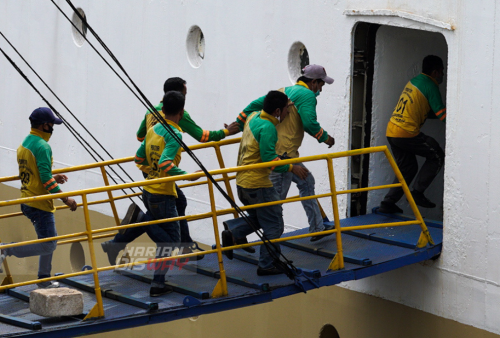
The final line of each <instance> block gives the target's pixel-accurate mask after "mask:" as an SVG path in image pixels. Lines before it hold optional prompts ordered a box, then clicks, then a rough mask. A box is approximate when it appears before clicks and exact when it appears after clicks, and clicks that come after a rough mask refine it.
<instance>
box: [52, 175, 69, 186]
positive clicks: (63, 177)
mask: <svg viewBox="0 0 500 338" xmlns="http://www.w3.org/2000/svg"><path fill="white" fill-rule="evenodd" d="M52 178H53V179H55V180H56V182H57V183H58V184H64V183H66V182H68V176H66V175H63V174H57V175H54V176H52Z"/></svg>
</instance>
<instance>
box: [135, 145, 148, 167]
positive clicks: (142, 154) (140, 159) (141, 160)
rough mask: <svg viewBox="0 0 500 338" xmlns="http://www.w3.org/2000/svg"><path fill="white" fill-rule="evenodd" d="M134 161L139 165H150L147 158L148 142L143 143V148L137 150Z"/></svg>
mask: <svg viewBox="0 0 500 338" xmlns="http://www.w3.org/2000/svg"><path fill="white" fill-rule="evenodd" d="M134 160H135V163H137V164H142V165H149V163H148V159H147V158H146V140H144V141H142V143H141V146H140V147H139V149H137V152H136V153H135V159H134Z"/></svg>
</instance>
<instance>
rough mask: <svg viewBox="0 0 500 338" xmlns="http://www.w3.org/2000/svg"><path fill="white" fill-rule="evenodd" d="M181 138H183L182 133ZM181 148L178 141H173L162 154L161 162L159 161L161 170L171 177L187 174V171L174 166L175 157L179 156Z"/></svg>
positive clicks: (167, 144)
mask: <svg viewBox="0 0 500 338" xmlns="http://www.w3.org/2000/svg"><path fill="white" fill-rule="evenodd" d="M179 136H181V135H180V133H179ZM179 148H180V145H179V144H178V143H177V142H176V141H174V140H171V142H167V143H166V144H165V148H164V149H163V152H162V153H161V157H160V160H159V161H158V166H159V168H160V170H162V171H164V172H165V173H167V174H169V175H171V176H175V175H185V174H187V172H186V171H184V170H182V169H181V168H179V167H177V166H176V165H175V164H174V160H175V156H176V155H177V152H178V151H179Z"/></svg>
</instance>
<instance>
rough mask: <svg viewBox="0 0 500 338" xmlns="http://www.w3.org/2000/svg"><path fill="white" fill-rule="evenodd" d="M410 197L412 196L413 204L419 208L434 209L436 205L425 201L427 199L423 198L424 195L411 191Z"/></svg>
mask: <svg viewBox="0 0 500 338" xmlns="http://www.w3.org/2000/svg"><path fill="white" fill-rule="evenodd" d="M411 195H412V196H413V199H414V200H415V203H416V204H417V205H418V206H421V207H423V208H435V207H436V204H434V203H432V202H431V201H429V200H428V199H427V197H425V196H424V193H422V192H419V191H416V190H413V191H412V192H411Z"/></svg>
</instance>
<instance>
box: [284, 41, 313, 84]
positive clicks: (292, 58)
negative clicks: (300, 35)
mask: <svg viewBox="0 0 500 338" xmlns="http://www.w3.org/2000/svg"><path fill="white" fill-rule="evenodd" d="M308 64H309V53H308V52H307V48H306V46H304V44H303V43H302V42H300V41H297V42H294V43H293V45H292V47H290V51H289V52H288V75H289V77H290V81H291V82H292V83H293V84H295V82H296V81H297V79H298V78H299V77H300V76H301V75H302V73H301V71H302V68H304V67H305V66H307V65H308Z"/></svg>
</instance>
